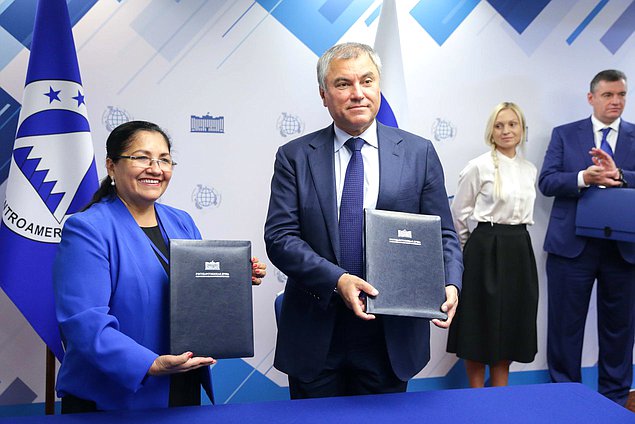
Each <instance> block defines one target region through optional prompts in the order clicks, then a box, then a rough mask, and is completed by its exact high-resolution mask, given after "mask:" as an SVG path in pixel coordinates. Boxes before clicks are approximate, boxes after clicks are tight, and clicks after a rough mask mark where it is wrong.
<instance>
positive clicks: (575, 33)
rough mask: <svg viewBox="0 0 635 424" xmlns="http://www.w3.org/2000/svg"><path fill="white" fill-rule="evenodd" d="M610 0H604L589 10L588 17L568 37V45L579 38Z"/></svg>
mask: <svg viewBox="0 0 635 424" xmlns="http://www.w3.org/2000/svg"><path fill="white" fill-rule="evenodd" d="M608 2H609V0H602V1H600V2H599V3H598V4H597V5H595V7H594V8H593V10H592V11H590V12H589V14H588V15H587V17H586V18H584V20H583V21H582V22H581V23H580V25H578V27H577V28H576V29H575V30H573V32H572V33H571V35H570V36H569V37H568V38H567V44H568V45H571V44H573V42H574V41H575V39H576V38H578V36H579V35H580V34H581V33H582V31H584V29H585V28H586V27H587V26H588V25H589V24H590V23H591V21H592V20H593V18H595V17H596V16H597V14H598V13H600V11H601V10H602V9H603V8H604V6H606V4H607V3H608Z"/></svg>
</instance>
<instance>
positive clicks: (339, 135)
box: [333, 119, 379, 152]
mask: <svg viewBox="0 0 635 424" xmlns="http://www.w3.org/2000/svg"><path fill="white" fill-rule="evenodd" d="M333 128H334V129H335V142H334V143H333V145H334V149H333V151H334V152H337V151H339V150H340V149H341V148H342V147H343V146H344V143H346V141H347V140H348V139H349V138H351V137H352V136H351V135H350V134H348V133H347V132H346V131H344V130H342V129H340V128H338V127H337V125H333ZM357 137H360V138H363V139H364V141H365V142H366V143H367V144H370V145H371V146H373V147H374V148H376V149H378V148H379V143H378V142H377V121H376V120H374V119H373V122H372V123H371V124H370V127H368V128H366V131H364V132H363V133H361V134H360V135H358V136H357Z"/></svg>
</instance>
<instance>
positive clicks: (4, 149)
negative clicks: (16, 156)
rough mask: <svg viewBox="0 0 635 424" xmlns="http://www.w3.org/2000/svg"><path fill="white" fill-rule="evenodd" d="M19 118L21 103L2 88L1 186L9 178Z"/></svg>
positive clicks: (0, 100) (0, 97) (0, 109)
mask: <svg viewBox="0 0 635 424" xmlns="http://www.w3.org/2000/svg"><path fill="white" fill-rule="evenodd" d="M19 116H20V103H18V102H17V101H16V100H15V99H14V98H13V97H11V96H10V95H9V93H7V92H6V91H4V90H3V89H2V88H0V184H2V183H3V182H4V181H5V180H6V179H7V178H8V177H9V166H10V165H11V152H12V151H13V142H14V141H15V132H16V130H17V128H18V118H19Z"/></svg>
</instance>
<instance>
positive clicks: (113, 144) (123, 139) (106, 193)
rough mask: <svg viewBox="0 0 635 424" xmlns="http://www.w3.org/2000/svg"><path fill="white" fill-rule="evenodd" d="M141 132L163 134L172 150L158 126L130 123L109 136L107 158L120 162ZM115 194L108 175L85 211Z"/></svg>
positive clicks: (163, 133) (148, 123)
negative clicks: (123, 154)
mask: <svg viewBox="0 0 635 424" xmlns="http://www.w3.org/2000/svg"><path fill="white" fill-rule="evenodd" d="M141 131H151V132H157V133H159V134H161V135H162V136H163V138H164V139H165V142H166V143H167V145H168V150H172V143H171V142H170V137H168V136H167V134H166V133H165V131H163V130H162V129H161V127H159V126H158V125H157V124H153V123H152V122H147V121H130V122H126V123H125V124H121V125H119V126H118V127H117V128H115V129H114V130H112V132H111V133H110V135H109V136H108V139H107V140H106V158H109V159H110V160H112V161H113V162H115V163H116V162H118V161H119V156H121V154H122V153H123V152H125V151H126V150H127V149H128V147H130V145H131V144H132V142H133V141H135V138H136V137H137V134H138V133H139V132H141ZM115 194H116V191H115V186H114V185H112V179H111V178H110V175H107V176H106V178H104V179H103V180H102V182H101V185H100V186H99V188H98V189H97V191H96V192H95V194H93V198H92V199H91V200H90V202H89V203H88V205H86V207H85V208H84V209H83V210H86V209H88V208H89V207H91V206H92V205H94V204H95V203H97V202H100V201H101V200H102V199H104V198H109V197H114V196H115Z"/></svg>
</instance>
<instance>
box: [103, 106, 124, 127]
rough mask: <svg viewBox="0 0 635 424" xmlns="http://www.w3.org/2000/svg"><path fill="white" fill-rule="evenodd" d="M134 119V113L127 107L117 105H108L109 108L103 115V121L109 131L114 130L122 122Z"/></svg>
mask: <svg viewBox="0 0 635 424" xmlns="http://www.w3.org/2000/svg"><path fill="white" fill-rule="evenodd" d="M130 121H132V115H130V114H129V113H128V111H126V110H125V109H122V108H119V107H117V106H108V109H106V110H105V111H104V114H103V115H102V116H101V122H102V123H103V124H104V126H105V127H106V129H107V130H108V131H112V130H114V129H115V128H117V127H118V126H119V125H121V124H125V123H126V122H130Z"/></svg>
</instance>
